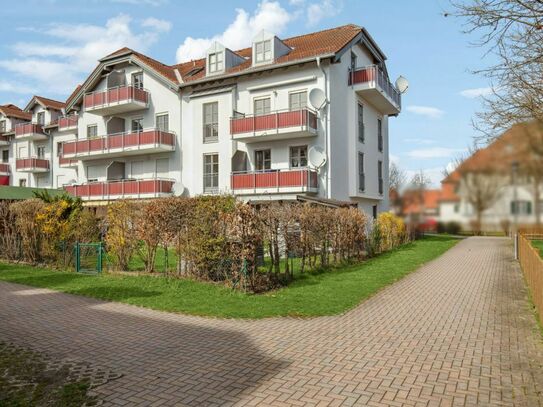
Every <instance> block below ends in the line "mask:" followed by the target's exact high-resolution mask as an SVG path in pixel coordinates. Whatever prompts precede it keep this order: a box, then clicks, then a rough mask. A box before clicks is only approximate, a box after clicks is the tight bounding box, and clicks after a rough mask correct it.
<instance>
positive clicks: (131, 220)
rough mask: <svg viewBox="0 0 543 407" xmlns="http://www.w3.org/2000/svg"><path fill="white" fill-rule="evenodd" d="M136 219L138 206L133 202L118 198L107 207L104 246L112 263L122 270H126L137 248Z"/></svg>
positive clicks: (137, 217)
mask: <svg viewBox="0 0 543 407" xmlns="http://www.w3.org/2000/svg"><path fill="white" fill-rule="evenodd" d="M138 219H139V206H138V205H137V204H136V203H134V202H131V201H126V200H119V201H117V202H115V203H112V204H110V205H109V207H108V210H107V223H106V225H107V233H106V238H105V242H106V247H107V250H108V252H109V254H111V258H112V261H113V263H114V264H115V265H116V266H117V267H118V268H119V269H121V270H123V271H126V270H128V264H129V262H130V259H131V258H132V256H133V254H134V252H135V251H136V248H137V244H138V239H137V236H136V231H135V228H136V223H137V221H138Z"/></svg>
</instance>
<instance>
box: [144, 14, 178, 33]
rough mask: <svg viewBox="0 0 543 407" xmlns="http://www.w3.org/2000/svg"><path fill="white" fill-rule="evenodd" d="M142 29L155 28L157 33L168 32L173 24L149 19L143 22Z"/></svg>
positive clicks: (152, 18)
mask: <svg viewBox="0 0 543 407" xmlns="http://www.w3.org/2000/svg"><path fill="white" fill-rule="evenodd" d="M141 26H142V27H150V28H154V29H155V30H157V31H161V32H167V31H170V30H171V29H172V23H171V22H169V21H166V20H160V19H158V18H154V17H149V18H146V19H145V20H143V22H142V23H141Z"/></svg>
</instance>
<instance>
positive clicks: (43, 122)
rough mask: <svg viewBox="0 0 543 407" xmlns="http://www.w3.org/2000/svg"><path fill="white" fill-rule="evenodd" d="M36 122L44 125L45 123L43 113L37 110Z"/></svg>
mask: <svg viewBox="0 0 543 407" xmlns="http://www.w3.org/2000/svg"><path fill="white" fill-rule="evenodd" d="M37 120H38V124H41V125H44V124H45V113H44V112H39V113H38V116H37Z"/></svg>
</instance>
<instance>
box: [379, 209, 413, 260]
mask: <svg viewBox="0 0 543 407" xmlns="http://www.w3.org/2000/svg"><path fill="white" fill-rule="evenodd" d="M375 227H376V228H377V229H379V234H380V245H379V251H380V252H382V251H386V250H390V249H393V248H395V247H398V246H399V245H400V244H402V243H404V242H405V241H406V239H407V233H406V227H405V224H404V222H403V220H402V219H401V218H400V217H398V216H395V215H393V214H392V213H390V212H381V213H380V214H379V216H378V217H377V220H376V222H375Z"/></svg>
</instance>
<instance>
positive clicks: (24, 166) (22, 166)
mask: <svg viewBox="0 0 543 407" xmlns="http://www.w3.org/2000/svg"><path fill="white" fill-rule="evenodd" d="M15 168H16V169H17V170H21V171H22V170H34V169H36V170H39V169H42V170H48V169H49V160H46V159H43V158H19V159H17V160H16V161H15Z"/></svg>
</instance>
